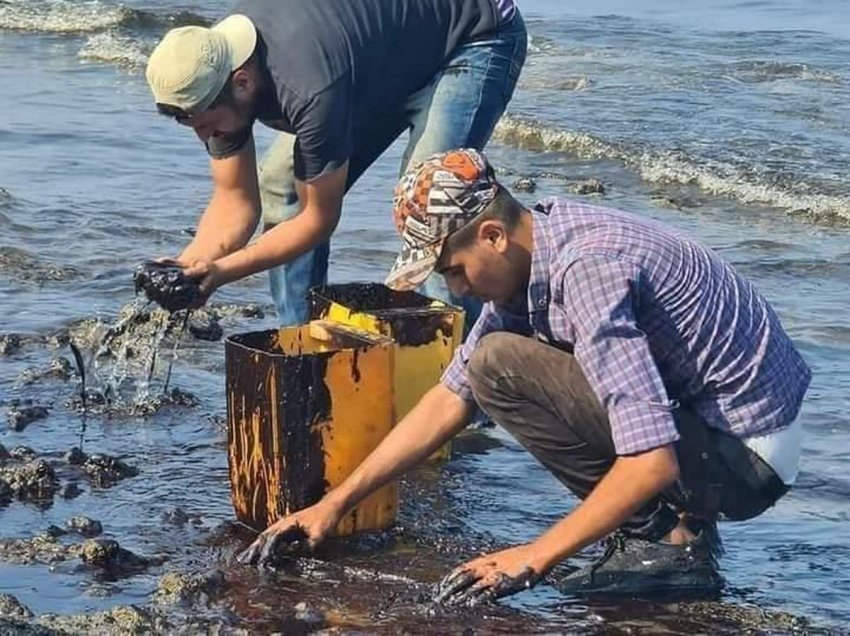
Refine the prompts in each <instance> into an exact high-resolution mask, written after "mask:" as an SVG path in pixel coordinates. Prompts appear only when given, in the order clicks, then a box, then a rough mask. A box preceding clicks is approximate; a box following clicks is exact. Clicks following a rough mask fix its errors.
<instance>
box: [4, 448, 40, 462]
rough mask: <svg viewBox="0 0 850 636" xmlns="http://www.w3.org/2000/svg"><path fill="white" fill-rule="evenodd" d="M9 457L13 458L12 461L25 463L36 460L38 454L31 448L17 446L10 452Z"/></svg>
mask: <svg viewBox="0 0 850 636" xmlns="http://www.w3.org/2000/svg"><path fill="white" fill-rule="evenodd" d="M9 455H10V456H11V457H12V459H17V460H18V461H22V462H25V461H29V460H31V459H35V456H36V452H35V451H34V450H33V449H31V448H30V447H29V446H15V448H13V449H12V450H10V451H9Z"/></svg>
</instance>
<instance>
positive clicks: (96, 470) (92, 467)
mask: <svg viewBox="0 0 850 636" xmlns="http://www.w3.org/2000/svg"><path fill="white" fill-rule="evenodd" d="M83 470H84V471H85V473H86V474H87V475H88V476H89V479H90V480H91V483H92V485H93V486H96V487H98V488H108V487H109V486H113V485H114V484H116V483H117V482H119V481H121V480H122V479H127V478H128V477H135V476H136V475H138V474H139V471H138V469H136V468H134V467H132V466H129V465H128V464H125V463H124V462H123V461H121V460H120V459H118V458H116V457H112V456H110V455H101V454H97V455H90V456H89V458H88V459H87V460H86V462H85V463H84V464H83Z"/></svg>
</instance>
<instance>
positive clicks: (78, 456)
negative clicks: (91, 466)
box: [65, 446, 89, 466]
mask: <svg viewBox="0 0 850 636" xmlns="http://www.w3.org/2000/svg"><path fill="white" fill-rule="evenodd" d="M88 458H89V456H88V455H86V454H85V453H84V452H83V451H82V450H80V449H79V448H78V447H76V446H74V448H72V449H71V450H69V451H68V452H67V453H65V461H66V462H67V463H68V464H70V465H71V466H82V465H83V464H85V463H86V461H88Z"/></svg>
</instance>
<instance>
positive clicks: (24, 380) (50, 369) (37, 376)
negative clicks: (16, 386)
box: [18, 356, 74, 384]
mask: <svg viewBox="0 0 850 636" xmlns="http://www.w3.org/2000/svg"><path fill="white" fill-rule="evenodd" d="M73 375H74V367H73V366H72V365H71V361H70V360H68V358H65V357H63V356H59V357H58V358H54V359H53V360H51V362H50V364H49V365H48V366H46V367H43V368H37V369H27V370H26V371H24V372H23V373H21V375H20V377H19V378H18V381H19V382H20V383H21V384H32V383H34V382H38V381H39V380H44V379H47V378H53V379H58V380H68V379H70V378H71V376H73Z"/></svg>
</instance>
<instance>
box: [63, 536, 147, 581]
mask: <svg viewBox="0 0 850 636" xmlns="http://www.w3.org/2000/svg"><path fill="white" fill-rule="evenodd" d="M74 550H75V552H76V553H77V554H78V555H79V557H80V560H82V562H83V563H85V564H86V565H88V566H90V567H94V568H99V569H101V570H104V571H105V572H107V573H108V574H109V575H111V576H128V575H131V574H135V573H137V572H142V571H144V570H145V569H147V568H148V567H149V566H151V565H159V564H160V563H162V561H161V560H160V559H151V558H147V557H143V556H139V555H138V554H134V553H133V552H130V551H129V550H127V549H125V548H122V547H121V546H120V545H119V544H118V542H117V541H115V540H113V539H88V540H86V541H84V542H83V544H82V545H80V546H75V548H74Z"/></svg>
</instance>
